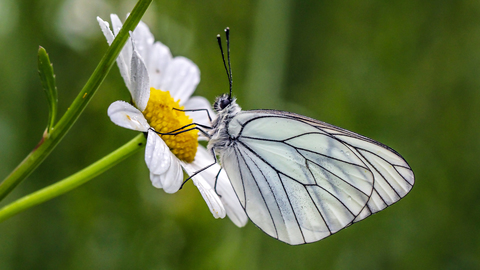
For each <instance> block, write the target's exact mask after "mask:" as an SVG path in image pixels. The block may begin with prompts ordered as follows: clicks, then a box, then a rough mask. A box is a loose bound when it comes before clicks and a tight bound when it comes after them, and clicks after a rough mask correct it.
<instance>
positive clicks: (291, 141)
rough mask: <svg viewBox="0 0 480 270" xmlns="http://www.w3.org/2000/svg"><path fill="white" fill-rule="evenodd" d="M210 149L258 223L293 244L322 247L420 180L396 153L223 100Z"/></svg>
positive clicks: (332, 129)
mask: <svg viewBox="0 0 480 270" xmlns="http://www.w3.org/2000/svg"><path fill="white" fill-rule="evenodd" d="M214 108H215V109H216V110H217V112H218V118H217V119H216V120H215V121H214V123H213V129H212V130H211V132H210V134H211V139H210V141H209V143H208V147H209V148H210V149H213V150H214V151H215V153H216V154H217V155H218V156H219V157H220V163H221V164H222V167H223V168H224V169H225V171H226V172H227V175H228V177H229V179H230V182H231V183H232V186H233V189H234V190H235V193H236V194H237V197H238V199H239V200H240V203H241V205H242V207H243V208H244V209H245V212H246V213H247V215H248V217H249V218H250V220H251V221H252V222H253V223H255V225H257V226H258V227H259V228H260V229H262V230H263V231H264V232H265V233H267V234H268V235H270V236H272V237H274V238H277V239H278V240H280V241H283V242H286V243H288V244H291V245H297V244H304V243H311V242H315V241H318V240H321V239H323V238H325V237H327V236H329V235H332V234H333V233H336V232H338V231H339V230H341V229H343V228H345V227H347V226H349V225H351V224H353V223H355V222H357V221H360V220H362V219H364V218H366V217H368V216H370V215H371V214H373V213H376V212H378V211H380V210H382V209H384V208H385V207H387V206H389V205H391V204H393V203H395V202H396V201H398V200H400V199H401V198H402V197H404V196H405V195H406V194H407V193H408V192H409V191H410V190H411V189H412V187H413V184H414V175H413V172H412V170H411V169H410V167H409V165H408V164H407V162H406V161H405V160H404V159H403V158H402V157H401V156H400V155H399V154H398V153H397V152H395V151H394V150H393V149H391V148H389V147H388V146H385V145H383V144H381V143H379V142H376V141H374V140H372V139H369V138H367V137H364V136H361V135H358V134H356V133H354V132H351V131H348V130H345V129H342V128H339V127H336V126H333V125H330V124H327V123H324V122H321V121H318V120H315V119H311V118H308V117H305V116H301V115H298V114H294V113H289V112H282V111H274V110H255V111H241V109H240V107H239V106H238V104H237V103H236V102H235V99H232V98H230V97H229V96H228V95H223V96H221V97H219V98H218V99H217V101H216V102H215V106H214Z"/></svg>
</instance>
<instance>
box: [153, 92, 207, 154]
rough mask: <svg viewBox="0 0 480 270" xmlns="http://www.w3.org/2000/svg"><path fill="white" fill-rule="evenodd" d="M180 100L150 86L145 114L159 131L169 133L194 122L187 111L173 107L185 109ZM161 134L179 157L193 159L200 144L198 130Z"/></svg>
mask: <svg viewBox="0 0 480 270" xmlns="http://www.w3.org/2000/svg"><path fill="white" fill-rule="evenodd" d="M179 102H180V100H177V101H174V100H173V98H172V96H170V93H169V92H168V91H162V90H157V89H155V88H153V87H152V88H150V98H149V100H148V103H147V107H146V108H145V110H144V111H143V115H144V116H145V118H146V119H147V122H148V124H150V126H151V127H153V128H154V129H155V130H156V131H157V132H161V133H169V132H172V131H175V130H177V129H180V128H182V127H185V126H186V125H188V124H191V123H192V122H193V121H192V119H190V117H188V116H187V115H186V114H185V112H183V111H178V110H174V109H173V108H175V109H179V110H183V109H184V107H183V106H180V104H179ZM193 127H195V125H191V126H188V127H187V128H185V129H184V130H186V129H190V128H193ZM178 131H180V130H178ZM178 131H175V132H178ZM159 136H160V137H161V138H162V139H163V141H164V142H165V143H166V144H167V145H168V148H170V151H172V153H173V154H174V155H175V156H177V158H179V159H180V160H183V161H186V162H192V161H193V159H194V158H195V154H196V153H197V146H198V141H197V139H198V131H197V130H191V131H187V132H181V133H179V134H177V135H159Z"/></svg>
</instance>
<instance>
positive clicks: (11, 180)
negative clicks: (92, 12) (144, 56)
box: [0, 0, 152, 201]
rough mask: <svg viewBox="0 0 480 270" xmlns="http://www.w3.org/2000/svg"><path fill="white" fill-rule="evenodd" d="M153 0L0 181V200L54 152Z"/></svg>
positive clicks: (137, 11) (142, 0)
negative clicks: (57, 117) (49, 129)
mask: <svg viewBox="0 0 480 270" xmlns="http://www.w3.org/2000/svg"><path fill="white" fill-rule="evenodd" d="M151 2H152V0H139V1H138V3H137V5H136V6H135V7H134V8H133V10H132V13H131V14H130V16H128V18H127V20H126V21H125V24H124V25H123V27H122V29H121V30H120V32H119V33H118V35H117V36H116V37H115V40H114V41H113V43H112V44H111V46H110V47H109V48H108V50H107V52H106V53H105V55H104V56H103V58H102V60H101V61H100V63H99V64H98V66H97V68H96V69H95V71H94V72H93V74H92V76H90V78H89V79H88V81H87V83H86V84H85V86H84V87H83V89H82V90H81V91H80V93H79V94H78V96H77V97H76V98H75V100H74V101H73V103H72V104H71V105H70V107H69V108H68V110H67V112H65V114H64V115H63V117H62V118H61V119H60V120H59V122H58V123H57V124H56V125H55V127H54V128H53V129H52V132H50V133H48V132H45V133H44V134H43V137H42V139H41V140H40V142H39V143H38V145H37V146H36V147H35V149H33V150H32V152H30V154H29V155H28V156H27V157H26V158H25V159H24V160H23V161H22V162H21V163H20V164H19V165H18V166H17V168H15V170H13V171H12V172H11V173H10V175H9V176H7V178H5V180H3V182H2V183H1V184H0V201H1V200H3V199H4V198H5V197H6V196H7V195H8V194H9V193H10V192H11V191H12V190H13V189H14V188H15V187H16V186H17V185H18V184H19V183H20V182H21V181H22V180H23V179H25V178H26V177H27V176H28V175H30V173H32V172H33V171H34V170H35V169H36V168H37V166H38V165H40V164H41V163H42V162H43V160H45V158H46V157H47V156H48V155H49V154H50V153H51V152H52V150H53V149H54V148H55V146H57V144H58V143H59V142H60V141H61V140H62V139H63V137H64V136H65V134H66V133H67V132H68V130H70V128H71V127H72V125H73V124H74V123H75V122H76V121H77V119H78V117H79V116H80V114H81V113H82V112H83V110H84V109H85V107H86V106H87V104H88V103H89V101H90V99H91V98H92V97H93V95H94V94H95V92H96V91H97V90H98V88H99V87H100V85H101V84H102V82H103V80H104V79H105V77H106V76H107V74H108V72H109V71H110V69H111V68H112V66H113V64H114V63H115V60H116V59H117V56H118V54H119V53H120V51H121V50H122V48H123V45H125V42H126V41H127V39H128V37H129V31H133V30H134V29H135V27H136V26H137V24H138V23H139V22H140V19H141V18H142V16H143V14H144V13H145V11H146V10H147V8H148V6H149V5H150V3H151Z"/></svg>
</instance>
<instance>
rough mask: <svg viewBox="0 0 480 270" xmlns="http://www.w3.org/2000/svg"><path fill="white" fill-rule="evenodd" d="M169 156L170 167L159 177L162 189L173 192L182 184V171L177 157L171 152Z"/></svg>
mask: <svg viewBox="0 0 480 270" xmlns="http://www.w3.org/2000/svg"><path fill="white" fill-rule="evenodd" d="M170 153H171V152H170ZM170 158H171V165H170V168H169V169H168V171H167V172H166V173H164V174H162V175H160V178H161V180H162V185H163V190H165V192H167V193H175V192H177V191H178V190H179V189H180V187H181V186H182V183H183V171H182V166H180V161H179V160H178V158H177V157H176V156H175V155H173V154H172V153H171V154H170Z"/></svg>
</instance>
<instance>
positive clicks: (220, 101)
mask: <svg viewBox="0 0 480 270" xmlns="http://www.w3.org/2000/svg"><path fill="white" fill-rule="evenodd" d="M230 103H232V99H231V98H230V97H229V96H228V95H227V94H224V95H222V96H221V97H218V98H217V100H215V103H214V104H213V108H214V109H215V111H217V112H219V111H221V110H223V109H225V108H226V107H227V106H228V105H230Z"/></svg>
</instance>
